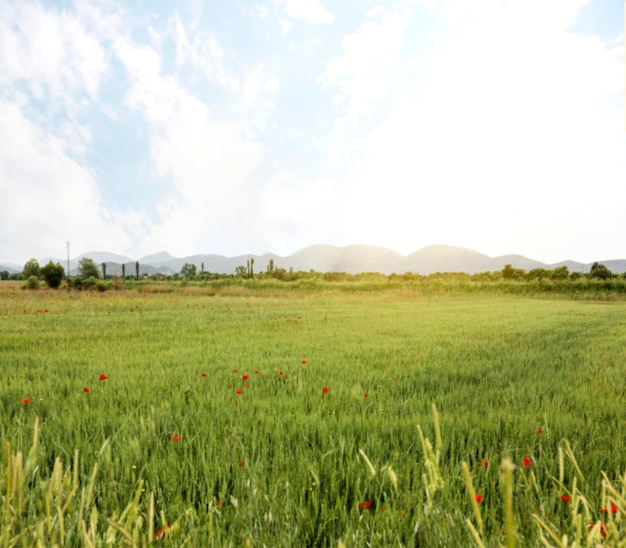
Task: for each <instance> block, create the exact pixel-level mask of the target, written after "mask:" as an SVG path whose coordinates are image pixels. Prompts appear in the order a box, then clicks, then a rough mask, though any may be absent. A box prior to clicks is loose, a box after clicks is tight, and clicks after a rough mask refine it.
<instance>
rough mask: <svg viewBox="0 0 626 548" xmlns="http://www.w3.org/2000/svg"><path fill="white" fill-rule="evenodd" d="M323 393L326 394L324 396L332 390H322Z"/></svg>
mask: <svg viewBox="0 0 626 548" xmlns="http://www.w3.org/2000/svg"><path fill="white" fill-rule="evenodd" d="M322 392H324V394H328V393H329V392H330V388H326V387H324V388H322Z"/></svg>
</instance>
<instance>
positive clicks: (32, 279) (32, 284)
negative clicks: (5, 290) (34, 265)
mask: <svg viewBox="0 0 626 548" xmlns="http://www.w3.org/2000/svg"><path fill="white" fill-rule="evenodd" d="M24 289H39V278H37V276H29V277H28V279H27V280H26V283H25V284H24Z"/></svg>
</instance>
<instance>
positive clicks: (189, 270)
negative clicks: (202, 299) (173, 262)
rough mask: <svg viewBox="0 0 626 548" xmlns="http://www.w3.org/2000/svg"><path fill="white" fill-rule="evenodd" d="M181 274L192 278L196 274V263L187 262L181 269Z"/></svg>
mask: <svg viewBox="0 0 626 548" xmlns="http://www.w3.org/2000/svg"><path fill="white" fill-rule="evenodd" d="M180 275H181V276H184V277H185V278H191V277H193V276H195V275H196V265H195V264H191V263H185V264H184V265H183V268H181V270H180Z"/></svg>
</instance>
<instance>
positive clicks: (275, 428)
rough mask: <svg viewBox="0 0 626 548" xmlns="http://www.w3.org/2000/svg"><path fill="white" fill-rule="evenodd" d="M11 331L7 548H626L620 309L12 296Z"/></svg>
mask: <svg viewBox="0 0 626 548" xmlns="http://www.w3.org/2000/svg"><path fill="white" fill-rule="evenodd" d="M152 289H153V291H154V288H152ZM0 328H1V331H0V383H1V385H0V386H1V390H0V428H1V432H2V439H3V441H4V445H5V446H4V447H3V449H4V450H3V451H2V453H1V456H0V461H1V463H2V468H3V470H6V473H5V474H4V475H3V477H2V478H1V479H0V492H1V493H2V497H3V500H2V512H3V528H2V531H1V539H2V546H13V545H16V546H33V545H36V544H37V543H38V542H39V543H40V545H41V546H53V545H66V546H79V545H80V546H89V545H93V546H97V545H103V544H105V543H106V542H111V543H113V544H115V545H124V544H125V543H127V544H132V545H138V546H141V545H146V544H148V543H150V542H154V543H156V544H159V543H160V544H166V545H170V546H180V545H187V546H231V545H232V546H270V547H275V546H337V545H338V544H339V545H342V544H343V545H345V546H472V545H474V544H480V543H484V545H485V546H498V545H501V544H508V545H509V546H511V545H513V544H514V543H515V545H519V546H536V545H542V542H543V540H542V539H545V541H546V542H549V544H550V545H559V543H560V545H563V546H565V545H567V546H571V545H573V543H577V544H576V545H578V546H580V545H583V546H586V545H594V544H595V543H601V542H605V543H607V545H611V546H613V545H620V543H621V545H626V525H625V520H626V515H625V512H626V501H625V500H624V496H625V493H626V472H625V471H626V376H625V373H626V345H625V344H624V341H626V303H625V302H624V301H617V302H596V301H590V300H586V301H579V300H572V299H569V298H560V299H559V298H551V299H550V300H547V299H541V298H538V297H534V298H529V297H524V296H514V295H509V296H507V295H496V294H479V293H478V294H469V293H463V292H460V291H452V292H450V294H443V293H442V292H440V293H439V294H437V293H435V294H430V295H429V294H425V293H424V292H420V291H415V290H412V289H411V288H410V287H408V286H407V288H404V289H403V288H402V287H401V286H400V287H398V288H396V289H394V290H389V291H384V292H382V291H379V292H376V291H370V292H359V291H353V292H342V291H334V290H328V291H323V290H310V291H307V290H305V289H299V290H296V291H279V290H269V289H268V290H265V291H253V290H249V289H245V288H237V287H234V288H224V289H223V290H221V291H207V290H203V289H202V288H196V287H188V288H179V289H177V290H176V291H173V292H171V293H159V292H156V291H154V292H149V291H148V288H146V290H144V291H143V292H140V291H123V290H122V291H108V292H105V293H97V292H81V293H78V292H76V293H71V292H66V291H56V292H55V291H50V290H40V291H23V290H21V289H19V287H16V286H13V285H9V284H8V283H6V284H5V285H0ZM101 375H102V376H106V379H103V380H100V377H101ZM246 376H247V378H246ZM86 389H88V390H89V391H88V392H87V391H86ZM25 398H27V399H25ZM24 402H27V403H24ZM433 406H436V412H435V411H434V410H433ZM437 417H438V420H437ZM36 418H38V426H37V428H36V427H35V424H36ZM437 425H439V427H440V428H437ZM418 426H419V428H418ZM36 429H37V430H38V434H37V435H35V432H34V431H35V430H36ZM439 432H440V436H439ZM34 438H38V443H37V444H36V445H34V444H33V439H34ZM566 440H567V441H566ZM55 463H56V464H55ZM462 463H466V467H465V470H466V472H465V474H464V466H463V464H462ZM525 464H526V466H525ZM603 474H604V475H603ZM472 489H473V490H474V492H475V493H476V494H479V495H480V498H481V502H480V503H477V502H476V498H475V497H474V496H473V495H474V493H472ZM564 499H565V500H564ZM602 509H605V512H603V511H602ZM612 510H615V512H613V511H612ZM599 520H602V521H604V522H605V523H604V525H603V526H601V525H600V524H598V523H597V522H598V521H599ZM593 524H596V525H595V527H592V528H590V527H589V526H591V525H593Z"/></svg>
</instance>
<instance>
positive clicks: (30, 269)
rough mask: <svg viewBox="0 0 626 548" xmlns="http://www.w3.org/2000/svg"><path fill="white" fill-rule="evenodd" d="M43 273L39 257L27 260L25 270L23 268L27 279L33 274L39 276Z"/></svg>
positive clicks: (23, 274) (23, 273)
mask: <svg viewBox="0 0 626 548" xmlns="http://www.w3.org/2000/svg"><path fill="white" fill-rule="evenodd" d="M40 273H41V268H40V267H39V261H38V260H37V259H30V260H29V261H26V264H25V265H24V270H22V276H23V277H24V278H26V279H28V278H30V277H31V276H36V277H37V278H39V274H40Z"/></svg>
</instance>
